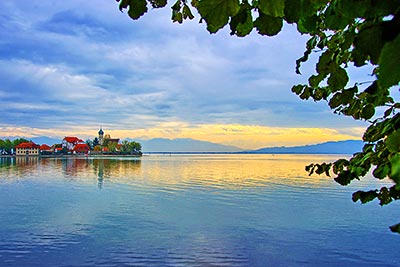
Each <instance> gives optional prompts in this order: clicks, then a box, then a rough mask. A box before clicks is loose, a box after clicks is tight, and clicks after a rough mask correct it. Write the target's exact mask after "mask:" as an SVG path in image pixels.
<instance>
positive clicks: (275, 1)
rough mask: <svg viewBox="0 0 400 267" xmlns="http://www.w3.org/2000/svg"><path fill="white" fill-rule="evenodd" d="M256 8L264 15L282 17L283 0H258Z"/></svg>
mask: <svg viewBox="0 0 400 267" xmlns="http://www.w3.org/2000/svg"><path fill="white" fill-rule="evenodd" d="M258 8H259V9H260V10H261V12H262V13H264V14H265V15H269V16H271V17H283V16H284V9H285V0H259V1H258Z"/></svg>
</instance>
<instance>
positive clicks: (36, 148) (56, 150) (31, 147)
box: [15, 136, 90, 156]
mask: <svg viewBox="0 0 400 267" xmlns="http://www.w3.org/2000/svg"><path fill="white" fill-rule="evenodd" d="M89 151H90V148H89V146H88V145H87V144H86V143H85V142H84V141H83V140H82V139H79V138H78V137H75V136H67V137H65V138H64V139H63V140H62V143H61V146H60V145H53V146H51V147H50V146H48V145H46V144H43V145H38V144H35V143H34V142H25V143H21V144H19V145H18V146H16V147H15V155H17V156H38V155H41V154H61V153H64V152H67V153H71V154H87V153H89Z"/></svg>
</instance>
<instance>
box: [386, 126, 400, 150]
mask: <svg viewBox="0 0 400 267" xmlns="http://www.w3.org/2000/svg"><path fill="white" fill-rule="evenodd" d="M386 145H387V148H388V149H389V151H390V152H400V130H397V131H395V132H393V133H392V134H391V135H389V136H388V137H387V139H386Z"/></svg>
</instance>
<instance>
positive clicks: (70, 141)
mask: <svg viewBox="0 0 400 267" xmlns="http://www.w3.org/2000/svg"><path fill="white" fill-rule="evenodd" d="M81 143H84V141H83V140H82V139H79V138H78V137H75V136H66V137H64V139H63V141H62V144H61V146H62V148H66V149H67V150H68V151H73V150H74V147H75V146H76V145H77V144H81Z"/></svg>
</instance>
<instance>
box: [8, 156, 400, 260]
mask: <svg viewBox="0 0 400 267" xmlns="http://www.w3.org/2000/svg"><path fill="white" fill-rule="evenodd" d="M336 158H338V156H337V155H334V156H330V155H171V156H170V155H147V156H146V155H145V156H143V157H142V158H139V159H135V158H88V159H85V158H82V159H78V158H67V159H50V158H48V159H44V158H42V159H38V158H24V157H23V158H15V159H10V158H2V159H0V266H7V267H13V266H18V267H24V266H273V267H275V266H282V267H283V266H284V267H287V266H363V267H367V266H371V267H372V266H374V267H376V266H400V253H399V251H400V235H397V234H394V233H392V232H390V230H389V228H388V227H389V226H390V225H393V224H395V223H398V222H400V209H399V203H392V204H391V205H388V206H384V207H380V206H379V204H378V203H377V202H372V203H369V204H366V205H361V204H360V203H353V202H352V200H351V194H352V192H354V191H356V190H359V189H374V188H376V187H377V186H380V185H382V184H384V183H388V181H377V180H376V179H373V178H372V177H367V178H366V179H364V180H363V181H361V182H360V181H356V182H354V183H353V184H352V185H351V186H348V187H342V186H340V185H339V184H337V183H335V182H334V181H333V180H332V178H330V177H325V176H311V177H310V176H308V174H307V173H306V172H305V171H304V166H305V165H307V164H309V163H312V162H321V161H333V160H335V159H336Z"/></svg>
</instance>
